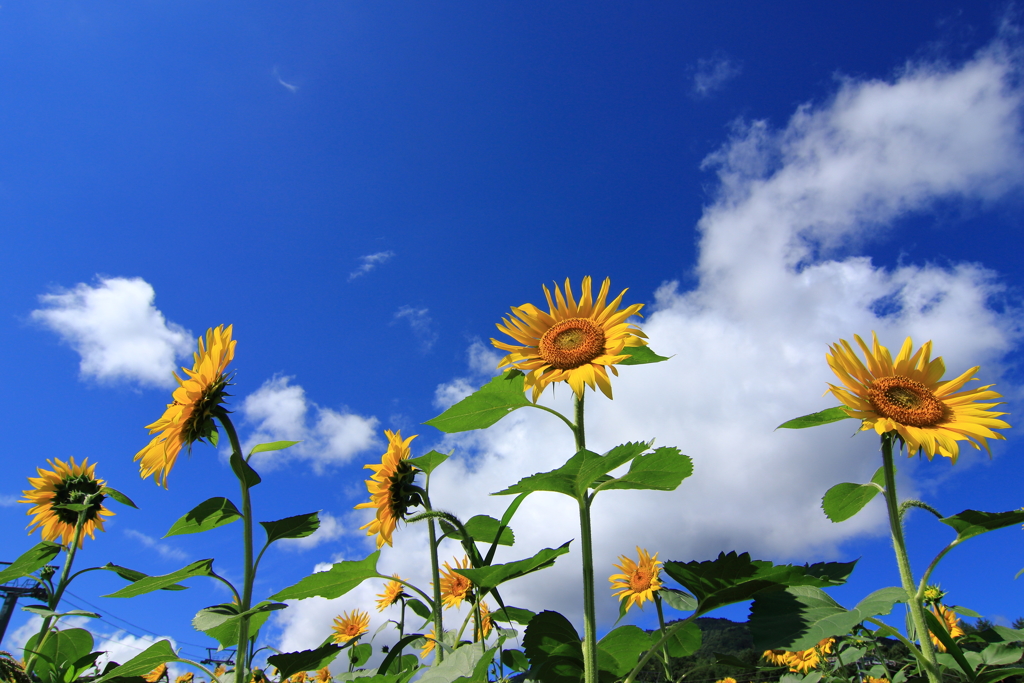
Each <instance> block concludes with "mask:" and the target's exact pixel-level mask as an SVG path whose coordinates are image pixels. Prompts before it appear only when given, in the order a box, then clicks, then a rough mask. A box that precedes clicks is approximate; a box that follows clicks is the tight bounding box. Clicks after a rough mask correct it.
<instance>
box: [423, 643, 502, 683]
mask: <svg viewBox="0 0 1024 683" xmlns="http://www.w3.org/2000/svg"><path fill="white" fill-rule="evenodd" d="M481 650H482V648H479V647H460V648H458V649H456V650H455V652H451V653H448V654H446V655H445V656H444V661H443V662H441V663H440V664H438V665H437V666H432V667H430V668H429V669H427V670H426V671H424V672H423V674H422V675H421V676H420V677H419V678H418V679H417V683H486V681H487V669H488V667H489V666H490V665H491V660H493V659H494V653H495V652H496V651H497V648H491V649H489V650H484V651H481Z"/></svg>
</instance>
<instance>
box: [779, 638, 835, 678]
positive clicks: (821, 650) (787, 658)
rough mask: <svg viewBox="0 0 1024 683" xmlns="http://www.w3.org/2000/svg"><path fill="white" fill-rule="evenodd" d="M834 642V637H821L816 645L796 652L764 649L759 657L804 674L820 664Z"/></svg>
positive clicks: (830, 650)
mask: <svg viewBox="0 0 1024 683" xmlns="http://www.w3.org/2000/svg"><path fill="white" fill-rule="evenodd" d="M835 642H836V639H835V638H823V639H822V640H819V641H818V644H817V645H815V646H814V647H812V648H808V649H807V650H797V651H796V652H787V651H786V650H765V651H764V654H762V655H761V657H762V658H763V659H765V660H766V661H767V662H769V663H770V664H774V665H775V666H788V667H789V670H790V671H793V672H795V673H802V674H805V673H807V672H808V671H810V670H811V669H815V668H817V667H818V665H819V664H821V662H822V660H823V659H824V658H825V655H827V654H829V653H830V652H832V646H833V645H835Z"/></svg>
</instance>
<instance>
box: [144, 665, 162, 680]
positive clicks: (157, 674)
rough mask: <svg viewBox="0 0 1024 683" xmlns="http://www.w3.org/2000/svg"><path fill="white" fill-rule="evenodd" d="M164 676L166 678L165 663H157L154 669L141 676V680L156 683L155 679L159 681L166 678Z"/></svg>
mask: <svg viewBox="0 0 1024 683" xmlns="http://www.w3.org/2000/svg"><path fill="white" fill-rule="evenodd" d="M166 678H167V665H166V664H158V665H157V667H156V668H155V669H153V670H152V671H150V672H149V673H148V674H146V675H145V676H143V677H142V680H144V681H146V682H147V683H156V682H157V681H159V680H161V679H166Z"/></svg>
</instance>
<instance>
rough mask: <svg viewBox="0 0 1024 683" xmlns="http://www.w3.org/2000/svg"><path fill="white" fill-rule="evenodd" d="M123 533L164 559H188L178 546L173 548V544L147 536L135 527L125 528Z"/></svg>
mask: <svg viewBox="0 0 1024 683" xmlns="http://www.w3.org/2000/svg"><path fill="white" fill-rule="evenodd" d="M124 533H125V536H128V537H129V538H131V539H132V540H134V541H135V542H136V543H141V544H142V545H144V546H146V547H147V548H149V549H151V550H155V551H156V552H157V554H158V555H160V557H162V558H164V559H165V560H186V559H188V555H187V554H186V553H185V552H184V551H183V550H181V549H180V548H175V547H174V546H172V545H169V544H167V543H161V542H160V541H158V540H157V539H155V538H153V537H152V536H147V535H146V534H144V533H142V532H141V531H136V530H135V529H125V530H124Z"/></svg>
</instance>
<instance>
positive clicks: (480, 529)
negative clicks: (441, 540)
mask: <svg viewBox="0 0 1024 683" xmlns="http://www.w3.org/2000/svg"><path fill="white" fill-rule="evenodd" d="M441 524H442V525H444V524H445V523H444V521H443V520H442V522H441ZM464 526H465V528H466V532H467V533H468V534H469V535H470V536H472V537H473V540H474V541H476V542H477V543H493V542H494V539H495V538H497V539H498V545H515V542H516V537H515V535H514V534H513V533H512V530H511V529H509V528H508V527H505V528H504V529H501V522H499V521H498V520H496V519H494V517H488V516H487V515H477V516H475V517H472V518H470V520H469V521H468V522H466V523H465V525H464ZM499 529H501V534H500V535H499V534H498V530H499ZM446 531H447V529H446ZM447 533H448V538H451V539H454V540H456V541H461V540H463V538H462V534H461V533H460V532H459V531H457V530H456V529H455V528H454V527H452V528H451V531H448V532H447Z"/></svg>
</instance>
